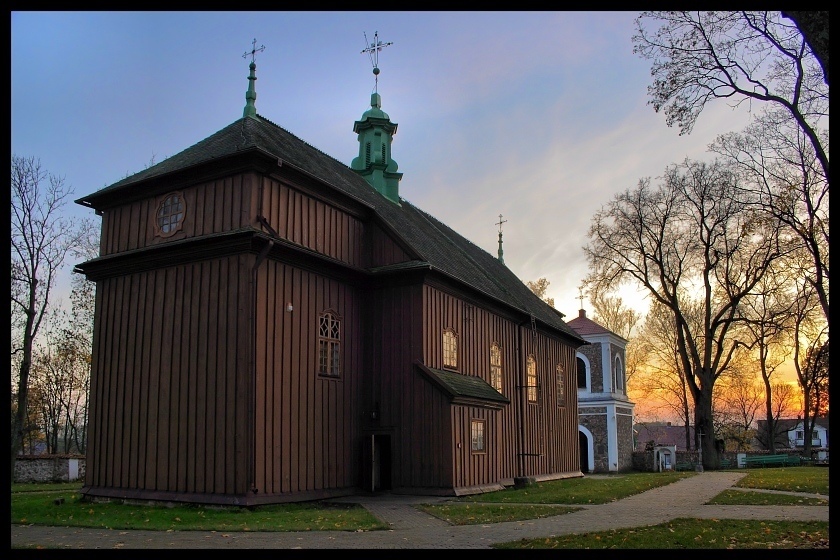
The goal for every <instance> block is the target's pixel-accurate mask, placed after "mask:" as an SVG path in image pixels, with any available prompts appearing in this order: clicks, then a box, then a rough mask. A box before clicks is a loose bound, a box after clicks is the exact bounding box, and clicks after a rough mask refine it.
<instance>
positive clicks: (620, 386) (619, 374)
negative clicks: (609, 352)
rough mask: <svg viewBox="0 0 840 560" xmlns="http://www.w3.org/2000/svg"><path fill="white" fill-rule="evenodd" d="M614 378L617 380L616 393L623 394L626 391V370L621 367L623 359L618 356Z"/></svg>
mask: <svg viewBox="0 0 840 560" xmlns="http://www.w3.org/2000/svg"><path fill="white" fill-rule="evenodd" d="M613 378H614V379H615V390H616V392H619V391H621V392H623V391H624V368H623V367H621V358H619V357H618V356H616V357H615V361H614V363H613Z"/></svg>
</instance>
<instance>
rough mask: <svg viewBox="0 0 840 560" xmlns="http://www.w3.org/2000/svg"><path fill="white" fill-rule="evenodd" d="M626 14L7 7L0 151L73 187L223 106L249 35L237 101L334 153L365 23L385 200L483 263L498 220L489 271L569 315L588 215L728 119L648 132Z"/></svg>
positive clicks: (228, 111)
mask: <svg viewBox="0 0 840 560" xmlns="http://www.w3.org/2000/svg"><path fill="white" fill-rule="evenodd" d="M637 15H638V14H637V12H602V11H595V12H563V11H561V12H532V11H529V12H433V11H430V12H426V11H423V12H400V11H383V12H365V11H351V12H332V11H319V12H125V11H120V12H95V11H84V12H12V14H11V55H12V56H11V81H12V86H11V95H12V102H11V108H12V111H11V119H12V127H11V129H12V134H11V138H12V153H13V154H14V155H18V156H25V157H28V156H34V157H37V158H39V159H40V160H41V163H42V165H43V167H44V168H46V169H47V170H49V171H50V172H51V173H53V174H55V175H60V176H63V177H64V178H65V180H66V182H67V183H68V184H69V185H71V186H72V187H73V188H74V189H75V195H74V198H79V197H81V196H84V195H87V194H90V193H92V192H94V191H96V190H98V189H101V188H103V187H105V186H107V185H110V184H112V183H114V182H116V181H118V180H120V179H122V178H124V177H125V176H126V175H128V174H131V173H134V172H137V171H140V170H142V169H143V168H144V167H146V166H147V165H149V163H150V162H151V161H152V160H154V162H160V161H162V160H163V159H165V158H166V157H168V156H171V155H174V154H176V153H178V152H180V151H182V150H184V149H185V148H188V147H189V146H191V145H193V144H194V143H196V142H198V141H199V140H202V139H203V138H205V137H207V136H209V135H211V134H213V133H214V132H216V131H218V130H220V129H221V128H223V127H225V126H227V125H228V124H230V123H231V122H233V121H235V120H236V119H238V118H240V117H241V116H242V109H243V107H244V105H245V91H246V89H247V86H248V83H247V76H248V64H249V62H250V56H243V54H245V53H246V52H249V51H251V50H252V47H253V46H256V47H261V46H264V47H265V49H264V50H261V51H260V52H258V53H256V64H257V78H258V79H257V82H256V90H257V101H256V106H257V112H258V113H259V114H261V115H263V116H265V117H266V118H268V119H270V120H271V121H273V122H275V123H277V124H278V125H280V126H281V127H283V128H285V129H287V130H288V131H290V132H292V133H293V134H295V135H297V136H298V137H300V138H301V139H303V140H305V141H306V142H307V143H309V144H311V145H313V146H315V147H316V148H318V149H320V150H321V151H323V152H325V153H327V154H329V155H331V156H333V157H334V158H336V159H338V160H339V161H341V162H344V163H345V164H348V165H349V164H350V162H351V160H352V159H353V157H355V156H356V155H357V153H358V144H357V139H356V135H355V134H354V133H353V122H354V121H355V120H357V119H359V118H360V117H361V115H362V113H363V112H364V111H365V110H367V109H368V107H369V101H370V94H371V93H372V91H373V89H374V75H373V73H372V64H371V61H370V59H369V57H368V56H367V55H366V54H363V53H362V50H363V49H364V48H365V47H366V46H367V45H368V42H366V38H365V35H367V41H371V40H372V39H373V37H374V34H375V33H377V32H378V36H379V39H380V40H381V41H383V42H386V43H388V42H390V43H393V44H391V45H389V46H388V47H386V48H384V49H383V50H382V51H381V53H380V55H379V68H380V69H381V74H380V75H379V84H378V91H379V93H380V94H381V95H382V109H383V110H384V111H385V112H386V113H388V115H389V116H390V117H391V120H392V121H393V122H395V123H397V124H398V125H399V129H398V132H397V134H396V136H395V139H394V145H393V157H394V159H395V160H396V162H397V163H398V164H399V171H400V172H402V173H403V174H404V175H403V179H402V182H401V185H400V194H401V196H403V197H404V198H406V199H407V200H409V201H411V202H412V203H413V204H415V205H417V206H419V207H420V208H422V209H423V210H425V211H427V212H429V213H430V214H432V215H433V216H435V217H437V218H438V219H440V220H442V221H443V222H445V223H446V224H448V225H449V226H451V227H453V228H454V229H455V230H456V231H458V232H460V233H461V234H462V235H464V236H465V237H467V238H468V239H469V240H471V241H473V242H474V243H475V244H477V245H478V246H480V247H482V248H484V249H485V250H487V251H488V252H490V253H491V254H493V255H495V254H496V251H497V232H498V227H497V225H496V222H498V221H499V215H500V214H501V215H502V216H503V219H504V220H506V222H505V223H504V228H503V232H504V256H505V263H506V264H507V265H508V267H509V268H510V269H511V270H513V272H514V273H516V274H517V275H518V276H519V278H520V279H522V280H523V281H528V280H536V279H537V278H539V277H546V278H548V280H549V281H550V282H551V285H550V287H549V290H548V295H549V296H551V297H553V298H554V299H555V306H556V307H557V308H558V309H559V310H560V311H561V312H562V313H564V314H565V315H566V316H567V319H572V318H574V317H575V316H577V310H578V309H579V308H580V301H579V300H578V289H577V287H578V285H579V284H580V282H581V280H582V279H583V277H584V276H585V274H586V272H587V267H586V261H585V257H584V254H583V251H582V246H583V245H585V244H586V242H587V237H586V232H587V229H588V227H589V223H590V220H591V218H592V216H593V214H594V213H595V212H596V211H597V210H598V209H599V208H600V207H601V206H602V205H603V204H606V203H607V202H608V201H609V200H610V199H611V197H612V196H613V195H615V194H616V193H618V192H621V191H624V190H626V189H630V188H633V187H635V186H636V184H637V183H638V181H639V180H640V179H642V178H644V177H652V178H656V177H657V176H659V175H661V174H662V172H663V171H664V169H665V167H666V166H667V165H669V164H672V163H679V162H682V161H683V160H684V159H685V158H692V159H702V160H709V159H711V158H710V156H709V155H708V154H707V152H706V146H707V145H708V144H709V143H710V142H711V141H712V140H713V139H714V138H715V136H716V135H718V134H721V133H724V132H727V131H731V130H740V129H741V128H743V125H744V124H745V123H746V118H747V116H748V115H747V109H748V107H746V106H744V107H741V108H740V109H738V110H734V109H732V108H730V107H729V106H727V104H726V103H725V102H723V101H720V102H718V103H716V104H713V105H710V106H709V107H707V109H706V110H705V111H704V112H703V114H702V115H701V117H700V119H699V121H698V122H697V125H696V127H695V130H694V132H693V133H692V134H690V135H688V136H679V131H678V130H677V129H676V128H669V127H667V126H666V124H665V117H664V115H661V114H657V113H656V112H655V111H654V110H653V108H652V107H651V106H650V105H648V104H647V101H648V97H647V89H646V88H647V86H648V85H649V84H650V63H649V62H648V61H645V60H643V59H641V58H640V57H638V56H637V55H634V54H633V52H632V43H631V36H632V33H633V22H634V18H635V17H636V16H637ZM254 39H256V44H255V45H254V44H253V43H252V41H253V40H254ZM72 206H73V208H71V209H70V210H71V211H72V212H73V214H74V215H75V216H79V217H83V216H86V217H91V218H95V215H94V214H93V212H92V211H91V210H89V209H86V208H83V207H81V206H78V205H72ZM97 220H98V218H97ZM629 293H630V292H627V293H625V296H626V297H629V296H628V295H627V294H629ZM627 301H629V302H630V303H631V304H633V305H634V306H638V307H639V308H640V309H642V310H644V304H643V302H641V301H640V300H630V299H627ZM583 305H584V307H588V304H587V302H586V301H584V304H583Z"/></svg>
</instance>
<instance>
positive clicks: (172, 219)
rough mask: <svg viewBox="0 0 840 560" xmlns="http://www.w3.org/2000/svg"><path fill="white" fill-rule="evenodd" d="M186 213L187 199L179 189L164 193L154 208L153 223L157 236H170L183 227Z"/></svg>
mask: <svg viewBox="0 0 840 560" xmlns="http://www.w3.org/2000/svg"><path fill="white" fill-rule="evenodd" d="M186 215H187V201H186V199H185V198H184V194H183V193H182V192H181V191H173V192H170V193H168V194H166V195H164V196H163V197H162V198H161V199H160V202H159V203H158V204H157V206H156V208H155V214H154V219H153V223H154V226H155V234H156V235H157V236H159V237H163V238H166V237H172V236H173V235H175V234H176V233H178V232H179V231H181V229H183V227H184V218H185V217H186Z"/></svg>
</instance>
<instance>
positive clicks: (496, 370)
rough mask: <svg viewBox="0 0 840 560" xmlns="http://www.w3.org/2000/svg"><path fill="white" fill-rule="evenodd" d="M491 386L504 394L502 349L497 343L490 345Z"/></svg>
mask: <svg viewBox="0 0 840 560" xmlns="http://www.w3.org/2000/svg"><path fill="white" fill-rule="evenodd" d="M490 385H492V386H493V388H494V389H496V390H497V391H498V392H500V393H501V392H502V349H501V347H500V346H499V345H498V343H496V342H494V343H493V344H491V345H490Z"/></svg>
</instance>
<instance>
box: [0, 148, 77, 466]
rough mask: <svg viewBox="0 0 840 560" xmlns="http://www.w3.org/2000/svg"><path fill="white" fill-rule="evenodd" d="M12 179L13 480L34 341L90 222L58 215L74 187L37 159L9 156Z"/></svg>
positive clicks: (24, 413) (21, 436)
mask: <svg viewBox="0 0 840 560" xmlns="http://www.w3.org/2000/svg"><path fill="white" fill-rule="evenodd" d="M11 182H12V188H11V193H12V197H11V198H12V200H11V246H12V267H11V270H12V278H11V285H12V286H11V288H12V289H11V305H12V308H13V309H14V310H15V313H17V316H18V317H21V323H22V324H21V325H20V329H19V331H17V332H18V333H19V338H17V339H15V340H13V341H12V355H13V356H15V355H17V356H18V360H19V361H18V363H19V370H18V379H17V394H16V399H14V400H15V407H14V417H13V419H12V434H11V436H12V437H11V457H10V459H11V473H10V475H11V477H12V480H13V479H14V472H15V460H16V457H17V454H18V451H19V450H20V445H21V442H22V441H23V436H24V433H23V431H24V428H25V426H26V419H27V417H28V414H27V406H28V391H29V375H30V370H31V367H32V356H33V351H34V347H35V339H36V337H37V335H38V331H39V329H40V327H41V322H42V320H43V318H44V315H45V313H46V312H47V310H48V308H49V304H50V296H51V292H52V290H53V288H54V285H55V281H56V278H57V276H58V274H59V271H60V270H61V268H62V267H63V266H64V264H65V260H66V258H67V256H68V255H69V254H71V253H72V251H73V250H74V248H75V247H77V246H78V243H79V240H80V238H81V237H83V236H85V235H86V234H87V232H88V230H89V229H91V228H92V224H91V222H90V221H89V220H82V221H80V222H77V223H76V224H71V223H70V221H69V220H67V219H65V218H64V217H63V216H62V214H61V211H62V209H63V207H64V205H65V204H66V202H67V200H68V197H69V196H70V195H71V194H72V192H73V190H72V188H69V187H68V186H66V185H65V183H64V179H63V178H59V177H56V176H54V175H49V174H48V173H47V172H46V171H45V170H43V169H42V168H41V163H40V161H39V160H37V159H35V158H33V157H29V158H25V157H18V156H12V165H11ZM13 316H14V314H13Z"/></svg>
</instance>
